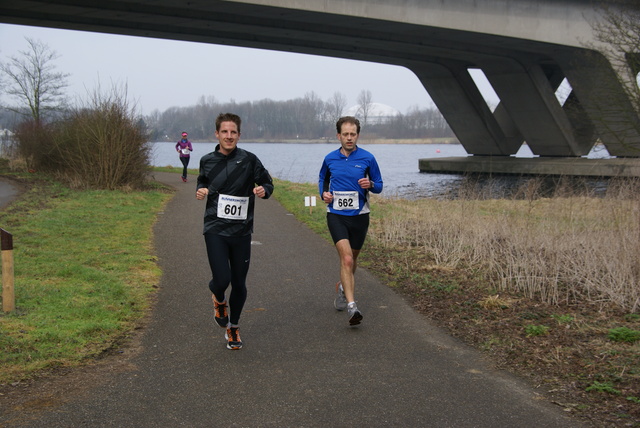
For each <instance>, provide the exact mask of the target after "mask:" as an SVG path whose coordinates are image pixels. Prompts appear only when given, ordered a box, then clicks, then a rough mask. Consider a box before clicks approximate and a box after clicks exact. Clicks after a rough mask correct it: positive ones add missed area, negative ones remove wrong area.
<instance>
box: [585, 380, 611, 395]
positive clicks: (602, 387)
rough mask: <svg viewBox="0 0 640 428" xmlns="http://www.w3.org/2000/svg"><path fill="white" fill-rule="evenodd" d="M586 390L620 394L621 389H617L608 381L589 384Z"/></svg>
mask: <svg viewBox="0 0 640 428" xmlns="http://www.w3.org/2000/svg"><path fill="white" fill-rule="evenodd" d="M585 391H587V392H591V391H595V392H606V393H607V394H612V395H620V391H618V390H617V389H615V388H614V387H613V386H612V385H611V384H610V383H608V382H605V383H603V382H593V383H592V384H591V385H590V386H588V387H587V388H586V389H585Z"/></svg>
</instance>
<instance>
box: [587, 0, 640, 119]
mask: <svg viewBox="0 0 640 428" xmlns="http://www.w3.org/2000/svg"><path fill="white" fill-rule="evenodd" d="M600 9H601V11H602V14H601V16H602V19H601V20H599V21H597V22H595V23H593V29H594V31H595V35H596V40H597V41H599V42H600V43H602V45H601V46H600V47H599V49H598V50H600V52H602V53H603V54H604V55H605V56H606V57H607V59H608V60H609V61H610V62H611V64H612V65H613V67H614V68H615V69H616V71H617V72H618V74H619V76H620V78H621V80H622V82H623V84H624V88H625V90H626V91H627V95H628V96H629V99H631V100H632V102H633V104H634V107H635V108H636V111H638V112H640V89H639V87H638V73H640V3H638V2H637V1H636V0H606V1H604V2H602V3H601V5H600Z"/></svg>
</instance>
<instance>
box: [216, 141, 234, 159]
mask: <svg viewBox="0 0 640 428" xmlns="http://www.w3.org/2000/svg"><path fill="white" fill-rule="evenodd" d="M214 152H215V154H216V155H217V156H222V157H223V158H225V159H231V158H233V157H235V156H236V154H237V153H238V146H236V148H235V149H233V151H232V152H231V153H229V154H228V155H225V154H224V153H221V152H220V144H218V145H217V146H216V148H215V150H214Z"/></svg>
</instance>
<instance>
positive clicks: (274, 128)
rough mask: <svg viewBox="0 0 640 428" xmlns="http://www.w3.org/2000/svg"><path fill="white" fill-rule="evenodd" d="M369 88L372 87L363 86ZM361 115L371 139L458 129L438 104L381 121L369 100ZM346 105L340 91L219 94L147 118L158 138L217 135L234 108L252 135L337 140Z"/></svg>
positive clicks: (448, 132) (440, 134)
mask: <svg viewBox="0 0 640 428" xmlns="http://www.w3.org/2000/svg"><path fill="white" fill-rule="evenodd" d="M363 92H368V91H363ZM362 106H364V107H361V109H360V111H359V114H356V116H357V117H358V118H359V119H360V121H361V123H362V126H363V128H362V134H363V135H366V136H367V137H370V138H394V139H406V138H438V137H453V136H454V135H453V132H452V131H451V129H450V128H449V126H448V125H447V123H446V121H445V120H444V117H443V116H442V115H441V114H440V112H439V111H438V110H437V109H436V108H427V109H419V108H417V107H415V108H412V109H410V110H409V111H408V112H407V113H406V114H399V115H397V116H390V117H387V118H384V119H383V120H382V121H378V118H374V117H371V115H370V114H371V113H370V111H369V110H370V109H369V106H368V102H365V103H364V104H362ZM345 109H346V97H344V95H342V94H340V93H335V94H334V95H333V96H332V97H331V98H330V99H328V100H326V101H323V100H322V99H320V98H319V97H318V95H316V94H315V93H314V92H309V93H307V94H305V95H304V97H301V98H295V99H291V100H286V101H274V100H271V99H263V100H259V101H246V102H241V103H237V102H235V101H230V102H224V103H221V102H218V101H217V100H216V99H215V98H214V97H204V96H202V97H200V99H199V100H198V103H197V104H196V105H193V106H188V107H171V108H169V109H167V110H165V111H164V112H160V111H158V110H156V111H154V112H152V113H151V114H150V115H148V116H146V117H145V118H144V120H145V123H146V125H147V128H148V130H149V133H150V139H151V140H152V141H164V140H168V141H173V140H177V139H178V138H179V135H180V133H181V132H182V131H187V132H188V133H189V138H190V139H192V140H207V139H209V140H210V139H211V138H212V137H213V135H214V133H215V123H214V120H215V117H216V116H217V115H218V114H219V113H222V112H227V111H229V112H233V113H236V114H238V115H240V117H242V136H243V139H245V141H246V140H258V139H266V140H292V139H312V140H317V139H333V138H334V137H335V134H336V130H335V123H336V121H337V120H338V118H339V117H340V116H342V115H343V114H344V112H345Z"/></svg>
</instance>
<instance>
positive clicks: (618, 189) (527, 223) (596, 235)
mask: <svg viewBox="0 0 640 428" xmlns="http://www.w3.org/2000/svg"><path fill="white" fill-rule="evenodd" d="M523 186H524V187H523V188H522V189H520V190H519V191H516V192H514V193H513V195H514V196H512V197H510V198H503V199H487V198H485V197H484V195H474V194H472V193H469V192H467V193H465V194H464V195H463V196H461V197H458V198H457V199H455V200H434V199H421V200H403V199H388V198H386V199H385V198H377V199H376V200H375V203H376V209H377V210H379V212H380V215H377V216H376V217H377V218H376V220H375V221H373V222H372V225H371V229H370V235H369V236H370V238H371V239H372V241H373V242H374V243H375V245H377V246H381V247H382V248H385V249H387V250H390V251H397V252H398V253H401V252H406V251H407V250H409V251H410V252H411V253H412V254H422V255H423V256H424V257H422V258H421V259H420V258H415V257H413V258H412V261H411V263H412V264H413V265H414V266H409V268H410V269H414V270H419V269H424V268H425V266H424V264H425V263H426V264H429V263H431V264H433V265H436V266H440V267H450V268H456V269H459V268H465V269H473V270H475V271H480V272H482V273H483V275H484V277H485V279H486V280H487V281H490V282H491V283H492V284H493V287H495V289H496V290H500V291H510V292H514V293H518V294H521V295H524V296H526V297H528V298H531V299H538V300H539V301H541V302H544V303H546V304H552V305H560V304H579V303H589V304H594V303H595V304H599V305H614V306H616V307H618V308H620V309H622V310H624V311H626V312H631V313H634V312H638V311H639V310H640V268H639V264H638V260H639V258H640V239H639V238H640V196H639V195H640V193H638V190H639V187H640V182H639V181H638V180H619V181H613V182H611V183H610V184H609V186H608V188H607V190H606V191H605V192H604V194H603V195H600V196H593V195H589V194H586V195H585V194H570V195H567V193H569V192H566V191H563V190H560V189H556V194H554V195H551V196H544V197H543V196H542V195H541V193H540V188H541V187H540V186H537V185H535V182H533V184H532V181H528V182H527V183H526V184H524V185H523ZM463 193H464V192H463ZM546 193H548V192H546ZM418 264H421V265H422V266H418Z"/></svg>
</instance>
